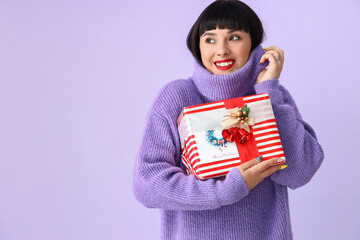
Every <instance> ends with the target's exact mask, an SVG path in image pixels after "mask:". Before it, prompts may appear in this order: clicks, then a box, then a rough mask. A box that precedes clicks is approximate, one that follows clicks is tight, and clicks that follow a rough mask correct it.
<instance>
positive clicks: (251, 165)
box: [239, 156, 262, 171]
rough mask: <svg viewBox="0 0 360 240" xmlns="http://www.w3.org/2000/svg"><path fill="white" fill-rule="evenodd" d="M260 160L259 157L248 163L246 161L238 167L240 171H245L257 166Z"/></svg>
mask: <svg viewBox="0 0 360 240" xmlns="http://www.w3.org/2000/svg"><path fill="white" fill-rule="evenodd" d="M259 158H260V159H259ZM261 159H262V156H259V157H257V158H255V159H252V160H250V161H247V162H245V163H243V164H241V165H240V166H239V167H240V169H241V170H243V171H245V170H246V169H249V168H251V167H253V166H255V165H256V164H258V163H259V162H260V161H261Z"/></svg>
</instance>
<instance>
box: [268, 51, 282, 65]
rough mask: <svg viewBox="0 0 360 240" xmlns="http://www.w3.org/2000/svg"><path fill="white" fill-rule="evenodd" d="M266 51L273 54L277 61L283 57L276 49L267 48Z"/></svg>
mask: <svg viewBox="0 0 360 240" xmlns="http://www.w3.org/2000/svg"><path fill="white" fill-rule="evenodd" d="M266 53H270V54H272V55H274V57H275V58H276V60H277V61H278V62H281V61H282V59H283V58H282V56H281V54H280V53H279V52H278V51H275V50H269V51H267V52H266Z"/></svg>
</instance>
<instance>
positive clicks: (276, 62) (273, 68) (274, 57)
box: [256, 46, 285, 83]
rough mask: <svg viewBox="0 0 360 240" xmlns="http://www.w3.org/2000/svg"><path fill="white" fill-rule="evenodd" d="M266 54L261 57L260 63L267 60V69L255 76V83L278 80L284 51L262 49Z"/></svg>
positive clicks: (272, 48) (270, 48)
mask: <svg viewBox="0 0 360 240" xmlns="http://www.w3.org/2000/svg"><path fill="white" fill-rule="evenodd" d="M264 50H265V51H266V53H264V55H262V56H261V58H260V63H264V62H265V61H266V60H269V66H268V67H267V69H264V70H262V71H261V72H260V73H259V75H258V76H257V79H256V83H261V82H263V81H266V80H269V79H279V77H280V74H281V71H282V68H283V65H284V60H285V59H284V51H283V50H281V49H280V48H278V47H274V46H272V47H267V48H264Z"/></svg>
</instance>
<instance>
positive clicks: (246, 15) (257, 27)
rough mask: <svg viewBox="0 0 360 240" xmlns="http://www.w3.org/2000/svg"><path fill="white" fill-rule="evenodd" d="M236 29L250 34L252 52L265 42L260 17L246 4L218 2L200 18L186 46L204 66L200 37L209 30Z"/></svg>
mask: <svg viewBox="0 0 360 240" xmlns="http://www.w3.org/2000/svg"><path fill="white" fill-rule="evenodd" d="M216 27H218V28H220V29H225V28H228V29H236V30H243V31H245V32H247V33H250V37H251V50H253V49H254V48H255V47H257V46H258V45H259V44H260V43H261V42H262V40H263V36H264V29H263V26H262V23H261V21H260V19H259V17H258V16H257V15H256V13H255V12H254V11H253V10H252V9H251V8H250V7H249V6H248V5H246V4H245V3H243V2H240V1H237V0H217V1H215V2H213V3H212V4H210V5H209V6H208V7H207V8H206V9H205V10H204V11H203V12H202V13H201V14H200V16H199V18H198V19H197V20H196V22H195V23H194V25H193V26H192V28H191V29H190V31H189V34H188V36H187V39H186V45H187V47H188V49H189V50H190V52H191V53H192V55H193V56H194V57H195V58H196V60H197V61H198V62H199V63H200V64H201V65H202V66H204V65H203V64H202V61H201V54H200V47H199V43H200V36H201V35H202V34H203V33H204V32H206V31H209V30H213V29H216Z"/></svg>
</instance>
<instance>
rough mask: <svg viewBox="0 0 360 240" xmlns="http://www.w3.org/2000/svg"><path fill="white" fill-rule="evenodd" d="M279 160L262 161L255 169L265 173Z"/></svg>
mask: <svg viewBox="0 0 360 240" xmlns="http://www.w3.org/2000/svg"><path fill="white" fill-rule="evenodd" d="M279 159H280V158H272V159H269V160H265V161H262V162H260V163H259V164H258V165H257V166H256V168H258V170H259V171H260V172H262V171H265V170H266V169H267V168H269V167H271V166H272V165H274V164H275V163H276V162H277V161H278V160H279Z"/></svg>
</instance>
